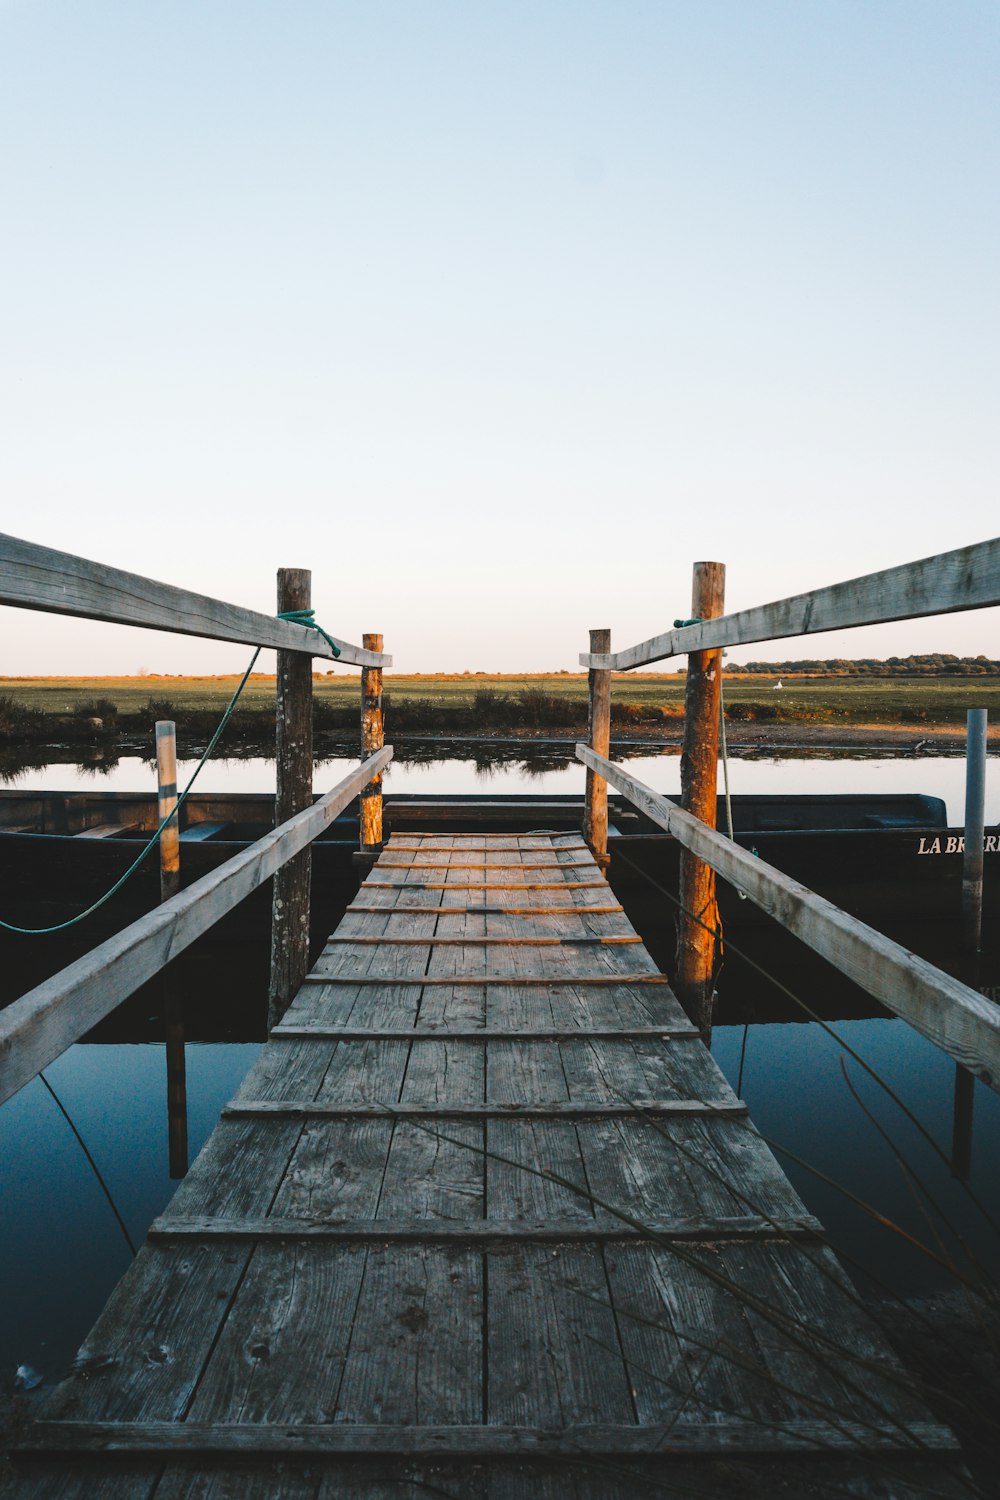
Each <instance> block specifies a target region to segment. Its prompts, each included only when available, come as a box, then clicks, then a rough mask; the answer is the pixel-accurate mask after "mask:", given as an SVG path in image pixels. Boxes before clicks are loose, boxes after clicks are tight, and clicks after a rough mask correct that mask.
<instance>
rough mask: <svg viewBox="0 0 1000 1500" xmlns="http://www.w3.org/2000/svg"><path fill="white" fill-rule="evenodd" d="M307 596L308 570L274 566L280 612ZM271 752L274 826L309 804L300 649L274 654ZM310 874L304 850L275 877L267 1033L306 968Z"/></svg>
mask: <svg viewBox="0 0 1000 1500" xmlns="http://www.w3.org/2000/svg"><path fill="white" fill-rule="evenodd" d="M311 599H312V574H311V573H310V572H309V570H308V568H279V569H278V612H279V614H284V613H286V612H287V611H289V610H295V609H309V608H310V607H311ZM275 754H276V759H277V788H276V796H275V807H274V819H275V824H276V825H277V824H280V823H286V822H287V821H288V819H289V818H294V816H295V814H296V813H300V812H304V811H305V809H306V808H307V807H310V806H311V805H312V798H313V746H312V657H311V656H310V655H309V654H308V652H305V651H279V652H278V681H277V696H276V700H275ZM311 875H312V853H311V850H309V849H303V851H302V853H301V854H297V855H296V856H295V858H294V859H290V860H289V861H288V863H287V864H286V865H284V866H283V867H282V868H281V869H280V870H279V871H278V872H277V874H276V875H275V877H274V897H273V902H272V909H271V978H270V985H269V989H268V1006H267V1028H268V1031H270V1029H271V1027H272V1026H274V1025H275V1024H276V1023H277V1022H278V1021H280V1019H281V1017H282V1016H283V1015H284V1013H285V1011H286V1010H287V1008H288V1004H289V1001H290V1000H291V998H292V996H293V995H294V994H295V992H296V990H297V989H298V988H299V985H300V984H301V983H302V981H303V979H304V978H305V976H306V971H307V970H308V968H309V897H310V885H311Z"/></svg>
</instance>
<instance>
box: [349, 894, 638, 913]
mask: <svg viewBox="0 0 1000 1500" xmlns="http://www.w3.org/2000/svg"><path fill="white" fill-rule="evenodd" d="M404 889H406V890H413V889H415V887H413V886H406V887H404ZM449 889H450V890H461V889H463V887H461V886H450V887H449ZM623 911H624V907H621V906H354V905H353V904H352V905H351V906H349V907H348V908H347V912H346V915H347V916H351V915H353V914H354V913H359V914H362V913H363V914H364V915H365V916H374V915H376V914H377V915H379V916H389V917H395V916H398V915H399V914H400V913H403V914H404V915H405V916H410V915H411V914H412V913H416V914H417V915H418V916H435V917H613V916H617V915H619V914H620V913H621V912H623Z"/></svg>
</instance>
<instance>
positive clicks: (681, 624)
mask: <svg viewBox="0 0 1000 1500" xmlns="http://www.w3.org/2000/svg"><path fill="white" fill-rule="evenodd" d="M704 623H705V622H704V620H703V619H702V618H701V615H696V616H695V618H694V619H693V620H675V621H674V629H675V630H686V629H687V627H688V626H689V625H704Z"/></svg>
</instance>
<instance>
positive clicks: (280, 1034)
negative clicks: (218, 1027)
mask: <svg viewBox="0 0 1000 1500" xmlns="http://www.w3.org/2000/svg"><path fill="white" fill-rule="evenodd" d="M275 1037H277V1038H278V1039H279V1040H281V1039H282V1038H284V1039H285V1040H288V1039H291V1038H294V1039H295V1040H302V1039H303V1038H306V1037H310V1038H313V1039H314V1040H317V1041H323V1042H639V1041H658V1042H682V1041H683V1042H687V1041H701V1032H700V1031H698V1030H697V1029H696V1028H695V1027H691V1026H623V1027H618V1028H616V1027H612V1026H588V1027H587V1029H586V1030H585V1031H584V1030H583V1029H582V1028H579V1029H576V1030H571V1029H570V1028H568V1027H565V1026H548V1027H546V1026H539V1027H534V1028H532V1029H530V1030H526V1029H524V1028H523V1027H521V1028H518V1027H511V1028H510V1029H509V1030H508V1029H506V1028H504V1029H503V1030H498V1029H497V1028H496V1027H485V1026H481V1027H479V1028H478V1029H473V1028H472V1027H469V1028H467V1029H461V1028H459V1029H451V1028H442V1029H441V1030H440V1031H439V1030H437V1029H436V1028H434V1027H424V1028H422V1029H421V1030H417V1029H416V1028H415V1027H411V1028H408V1029H407V1028H400V1029H399V1030H390V1029H388V1028H380V1027H372V1028H370V1029H366V1028H364V1027H360V1026H321V1025H316V1026H310V1025H294V1024H288V1023H285V1022H282V1023H281V1024H280V1025H278V1026H275V1027H274V1028H273V1030H272V1031H271V1039H272V1040H273V1039H274V1038H275Z"/></svg>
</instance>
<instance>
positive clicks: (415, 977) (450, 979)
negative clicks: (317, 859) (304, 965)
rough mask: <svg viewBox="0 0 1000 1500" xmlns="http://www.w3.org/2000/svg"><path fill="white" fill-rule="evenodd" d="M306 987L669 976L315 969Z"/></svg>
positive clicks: (656, 978)
mask: <svg viewBox="0 0 1000 1500" xmlns="http://www.w3.org/2000/svg"><path fill="white" fill-rule="evenodd" d="M302 984H303V987H305V986H307V985H309V986H312V985H326V986H328V987H329V988H331V989H334V988H336V987H338V986H339V985H368V984H372V985H379V986H382V987H387V986H390V985H391V986H393V987H398V986H400V985H418V986H421V987H423V986H428V985H435V984H448V985H459V984H462V985H469V984H476V985H488V986H490V987H491V988H493V987H494V986H497V985H503V986H505V987H507V988H511V989H516V988H517V987H518V986H519V985H524V984H528V985H531V984H543V985H567V984H568V985H575V984H581V985H583V984H586V985H590V984H612V985H616V986H618V988H623V987H625V986H630V985H635V984H641V985H647V984H650V985H664V986H666V985H667V984H668V980H667V979H666V977H665V976H664V975H663V974H661V973H659V971H657V972H655V973H641V974H629V973H622V972H618V973H613V974H566V975H560V976H558V977H555V976H553V975H550V974H518V975H516V976H509V975H508V976H504V975H503V974H502V973H500V972H499V971H498V972H495V973H489V972H483V973H479V974H393V976H392V978H391V979H387V978H384V977H383V976H382V975H380V974H351V973H340V974H329V973H321V972H319V971H318V970H317V969H313V971H312V973H311V974H307V975H306V977H305V979H304V980H303V981H302Z"/></svg>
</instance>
